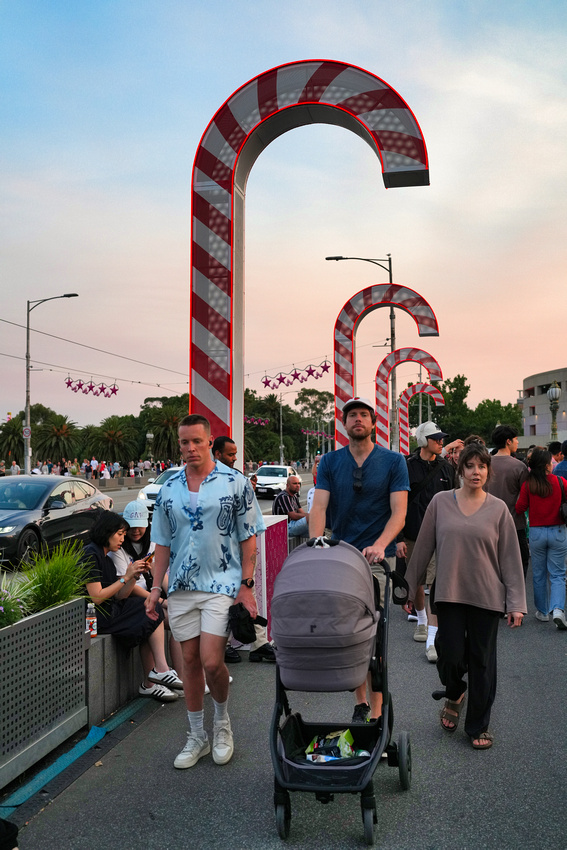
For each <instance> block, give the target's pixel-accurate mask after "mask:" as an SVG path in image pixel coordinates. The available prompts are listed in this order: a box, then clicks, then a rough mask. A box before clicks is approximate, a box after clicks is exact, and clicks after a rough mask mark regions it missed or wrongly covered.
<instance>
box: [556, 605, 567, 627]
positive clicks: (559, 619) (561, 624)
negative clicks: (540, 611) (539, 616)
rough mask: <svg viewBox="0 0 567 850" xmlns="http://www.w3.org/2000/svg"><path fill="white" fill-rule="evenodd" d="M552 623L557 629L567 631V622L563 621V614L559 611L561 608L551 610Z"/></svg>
mask: <svg viewBox="0 0 567 850" xmlns="http://www.w3.org/2000/svg"><path fill="white" fill-rule="evenodd" d="M553 622H554V623H555V625H556V626H557V628H558V629H567V620H566V619H565V613H564V612H563V611H562V610H561V608H554V609H553Z"/></svg>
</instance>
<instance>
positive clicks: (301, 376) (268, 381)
mask: <svg viewBox="0 0 567 850" xmlns="http://www.w3.org/2000/svg"><path fill="white" fill-rule="evenodd" d="M330 368H331V363H330V362H329V360H324V361H323V363H320V364H319V365H318V366H313V364H309V366H306V367H305V369H296V368H294V369H293V370H292V371H291V372H280V373H279V375H264V377H263V378H262V383H263V385H264V387H265V388H266V389H268V388H269V389H271V390H277V388H278V387H281V386H282V384H283V385H284V386H286V387H291V385H292V384H293V383H295V381H299V383H300V384H304V383H305V382H306V381H307V379H308V378H315V379H317V378H322V377H323V375H324V374H326V373H327V372H328V371H329V369H330ZM319 370H320V371H319Z"/></svg>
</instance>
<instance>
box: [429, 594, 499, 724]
mask: <svg viewBox="0 0 567 850" xmlns="http://www.w3.org/2000/svg"><path fill="white" fill-rule="evenodd" d="M436 607H437V617H438V622H439V628H438V630H437V635H436V637H435V648H436V649H437V654H438V656H439V657H438V661H437V671H438V673H439V678H440V679H441V682H442V683H443V684H444V685H445V690H446V691H447V698H448V699H450V700H458V699H459V697H460V696H461V694H463V693H464V692H465V691H466V690H467V685H466V683H465V682H464V681H463V676H464V675H465V673H468V699H467V714H466V718H465V732H466V733H467V735H470V737H471V738H477V737H478V735H479V734H480V733H481V732H486V730H487V729H488V724H489V722H490V710H491V708H492V704H493V702H494V698H495V696H496V639H497V636H498V625H499V623H500V620H501V618H502V614H501V613H499V612H498V611H487V610H485V609H484V608H477V607H475V606H474V605H458V604H456V603H452V602H437V604H436Z"/></svg>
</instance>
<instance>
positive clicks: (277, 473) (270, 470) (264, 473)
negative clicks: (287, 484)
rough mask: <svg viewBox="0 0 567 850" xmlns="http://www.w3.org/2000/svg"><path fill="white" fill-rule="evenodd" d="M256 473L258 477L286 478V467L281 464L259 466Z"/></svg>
mask: <svg viewBox="0 0 567 850" xmlns="http://www.w3.org/2000/svg"><path fill="white" fill-rule="evenodd" d="M256 475H257V476H258V478H267V477H268V476H269V477H270V478H287V469H285V468H284V467H282V466H261V467H260V469H259V470H258V471H257V472H256Z"/></svg>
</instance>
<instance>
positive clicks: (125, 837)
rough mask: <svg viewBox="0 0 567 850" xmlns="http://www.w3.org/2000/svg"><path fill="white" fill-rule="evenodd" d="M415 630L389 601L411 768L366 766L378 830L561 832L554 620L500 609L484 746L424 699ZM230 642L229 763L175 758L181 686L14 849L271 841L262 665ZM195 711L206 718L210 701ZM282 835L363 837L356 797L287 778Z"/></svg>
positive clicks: (415, 839)
mask: <svg viewBox="0 0 567 850" xmlns="http://www.w3.org/2000/svg"><path fill="white" fill-rule="evenodd" d="M412 633H413V625H412V624H410V623H408V622H407V621H406V619H405V615H403V614H402V612H401V611H400V610H399V609H394V612H393V616H392V621H391V630H390V653H389V666H390V687H391V691H392V694H393V700H394V709H395V727H394V736H395V737H396V736H397V734H398V733H399V731H400V730H402V729H407V730H408V731H409V732H410V735H411V742H412V750H413V764H414V770H413V784H412V788H411V790H410V791H408V792H402V791H401V790H400V786H399V779H398V772H397V770H396V769H392V768H389V767H387V766H386V765H385V764H381V765H380V767H379V768H378V770H377V772H376V775H375V786H376V795H377V800H378V826H377V829H376V846H377V847H380V848H383V849H384V850H406V848H407V850H416V848H419V850H445V849H446V850H454V849H455V848H457V849H458V850H483V849H484V848H490V850H492V848H499V850H508V848H510V850H511V848H517V847H521V848H522V850H541V848H556V847H557V848H563V847H566V846H567V836H566V833H567V814H566V813H567V806H566V800H567V797H566V792H565V788H566V784H565V756H566V755H567V718H566V711H565V706H566V705H567V676H566V661H567V632H563V633H560V632H558V631H557V630H556V629H555V627H554V626H553V625H552V624H548V625H545V624H540V623H538V622H536V621H535V620H534V618H533V616H529V617H528V618H526V623H525V625H524V626H523V627H522V629H519V630H514V631H511V630H510V629H508V628H506V626H505V624H504V623H502V625H501V628H500V634H499V683H498V693H497V698H496V703H495V706H494V710H493V718H492V723H491V728H492V731H493V732H494V735H495V738H496V742H495V746H494V747H493V748H492V749H491V750H490V751H489V752H476V751H474V750H472V748H471V747H470V744H469V742H468V738H466V737H465V735H464V732H462V731H461V730H458V731H457V732H456V733H455V734H454V735H448V734H446V733H444V732H443V731H442V729H441V728H440V726H439V721H438V716H437V713H438V709H439V704H438V703H435V702H434V701H433V700H432V699H431V691H432V690H434V689H435V688H436V687H438V679H437V675H436V669H435V666H434V665H431V664H428V663H427V661H426V659H425V655H424V645H423V644H418V643H415V642H414V641H413V640H412ZM243 657H244V659H245V660H244V661H243V663H241V664H238V665H231V669H230V672H231V674H232V675H233V676H234V684H233V685H232V688H231V697H230V713H231V717H232V723H233V728H234V731H235V742H236V751H235V755H234V758H233V760H232V761H231V762H230V763H229V764H228V765H226V766H224V767H219V766H217V765H215V764H214V763H213V761H212V759H211V758H210V757H207V758H204V759H202V760H201V761H200V762H199V763H198V764H197V765H196V766H195V767H193V768H191V769H190V770H186V771H177V770H174V768H173V759H174V757H175V755H176V754H177V752H178V750H179V749H181V747H182V745H183V743H184V740H185V733H186V717H185V709H184V705H183V704H182V703H181V701H179V702H178V703H175V704H169V705H166V706H163V707H160V708H158V710H157V711H155V712H153V713H151V714H149V716H146V717H145V718H144V719H143V720H142V722H140V723H137V724H134V726H135V729H134V731H133V732H132V733H131V734H130V735H128V736H127V737H124V738H123V739H122V740H118V739H117V741H116V745H115V746H114V747H113V748H112V749H110V750H108V751H106V752H104V753H103V754H102V755H101V758H100V759H99V761H100V763H99V764H97V765H93V766H91V767H90V768H88V769H87V770H86V771H85V772H84V773H83V774H82V775H80V776H78V777H77V778H76V779H75V781H74V782H73V783H72V784H71V785H70V786H69V787H67V788H65V789H64V790H62V791H61V793H59V794H58V796H56V797H55V799H53V800H52V802H50V803H49V804H48V805H46V806H45V808H43V809H42V810H41V811H39V812H38V813H37V814H35V815H34V816H33V817H31V819H30V821H29V823H28V824H27V826H25V827H24V828H23V829H22V831H21V834H20V845H19V846H20V850H51V848H57V850H61V848H67V849H68V850H75V848H77V850H78V848H85V847H91V846H93V845H94V843H95V841H96V844H103V845H104V846H105V847H110V848H120V849H121V850H130V848H131V850H138V848H147V850H178V848H186V847H197V848H231V850H238V849H239V848H243V850H244V848H246V850H270V848H279V847H281V846H282V842H281V840H280V839H279V837H278V836H277V833H276V829H275V821H274V812H273V804H272V788H273V771H272V764H271V759H270V754H269V747H268V729H269V724H270V717H271V712H272V708H273V703H274V667H273V666H270V665H267V664H261V665H258V664H250V663H248V661H247V660H246V654H245V653H243ZM207 699H210V698H207ZM291 701H292V706H293V707H294V708H300V709H301V710H302V712H303V713H304V715H305V716H306V717H307V718H308V719H315V720H327V719H328V720H329V721H331V722H335V721H340V722H341V724H342V722H343V721H347V722H348V719H349V717H350V713H351V706H352V696H351V695H350V694H334V695H322V694H292V695H291ZM206 723H207V725H208V726H209V728H210V727H211V725H212V712H211V707H210V703H207V711H206ZM45 796H47V797H48V795H45ZM45 796H44V799H45ZM286 844H287V846H288V847H289V848H302V847H309V848H310V850H318V848H321V850H333V848H346V847H360V846H364V843H363V832H362V821H361V817H360V806H359V799H358V797H355V796H353V795H342V796H337V797H335V800H334V802H332V803H330V804H329V805H327V806H323V805H321V804H320V803H318V802H317V801H316V800H315V798H314V797H313V796H312V795H307V794H292V822H291V833H290V837H289V840H288V841H287V842H286Z"/></svg>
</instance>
